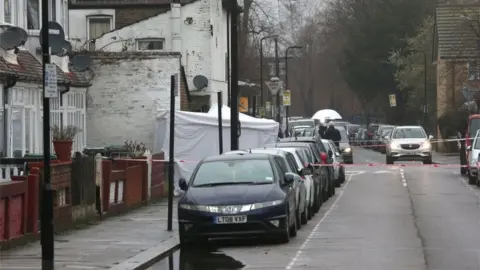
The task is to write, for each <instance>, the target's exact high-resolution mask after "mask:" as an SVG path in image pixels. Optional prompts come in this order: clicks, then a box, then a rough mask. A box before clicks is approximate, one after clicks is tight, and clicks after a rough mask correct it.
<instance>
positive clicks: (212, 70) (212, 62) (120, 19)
mask: <svg viewBox="0 0 480 270" xmlns="http://www.w3.org/2000/svg"><path fill="white" fill-rule="evenodd" d="M179 2H180V3H174V4H171V1H167V0H148V1H140V0H133V1H128V2H126V1H117V0H102V1H93V0H75V1H71V2H70V11H69V17H70V30H69V33H70V40H72V43H73V44H74V46H73V47H74V48H75V49H76V50H87V51H107V52H127V51H128V52H131V51H150V52H178V53H180V54H181V65H182V68H183V69H184V70H185V77H186V82H187V85H186V87H187V88H188V89H187V90H188V92H189V93H191V96H192V97H191V98H192V102H191V104H192V106H195V104H196V102H195V101H196V100H198V101H200V100H201V101H205V99H204V98H203V97H204V96H211V98H210V99H211V101H212V102H216V98H217V94H216V93H217V92H219V91H222V92H223V93H224V94H223V102H224V104H226V103H227V100H228V94H227V88H228V86H227V81H228V36H227V33H228V29H227V28H228V25H229V24H228V19H227V17H228V16H227V10H226V8H225V7H223V6H222V2H223V1H218V0H183V1H179ZM202 77H204V78H206V79H207V80H208V82H207V84H206V86H205V82H204V80H201V79H202ZM203 86H205V87H203ZM196 96H198V97H199V98H196ZM207 101H208V99H207ZM191 109H195V108H191Z"/></svg>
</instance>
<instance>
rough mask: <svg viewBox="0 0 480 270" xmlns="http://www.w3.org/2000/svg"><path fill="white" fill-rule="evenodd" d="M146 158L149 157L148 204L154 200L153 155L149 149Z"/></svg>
mask: <svg viewBox="0 0 480 270" xmlns="http://www.w3.org/2000/svg"><path fill="white" fill-rule="evenodd" d="M144 156H146V157H147V202H149V201H150V199H151V198H152V153H150V150H148V149H147V151H145V154H144Z"/></svg>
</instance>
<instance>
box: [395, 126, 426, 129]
mask: <svg viewBox="0 0 480 270" xmlns="http://www.w3.org/2000/svg"><path fill="white" fill-rule="evenodd" d="M395 128H397V129H402V128H421V129H423V127H422V126H396V127H395Z"/></svg>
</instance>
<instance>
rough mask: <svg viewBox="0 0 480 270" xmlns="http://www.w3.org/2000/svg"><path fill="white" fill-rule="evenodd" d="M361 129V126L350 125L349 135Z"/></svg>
mask: <svg viewBox="0 0 480 270" xmlns="http://www.w3.org/2000/svg"><path fill="white" fill-rule="evenodd" d="M359 129H360V126H359V125H350V126H348V132H349V133H356V132H358V130H359Z"/></svg>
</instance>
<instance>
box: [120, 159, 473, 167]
mask: <svg viewBox="0 0 480 270" xmlns="http://www.w3.org/2000/svg"><path fill="white" fill-rule="evenodd" d="M127 161H144V162H147V161H148V160H147V159H127ZM151 161H152V162H159V163H168V162H169V161H168V160H165V159H152V160H151ZM174 161H175V163H198V162H199V161H195V160H184V159H180V160H174ZM312 165H313V166H315V167H337V166H343V167H432V168H444V167H447V168H461V167H469V166H468V165H461V164H422V163H407V164H405V163H401V164H398V163H397V164H385V163H355V164H347V163H332V164H312ZM478 166H479V167H480V164H479V165H478Z"/></svg>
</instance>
